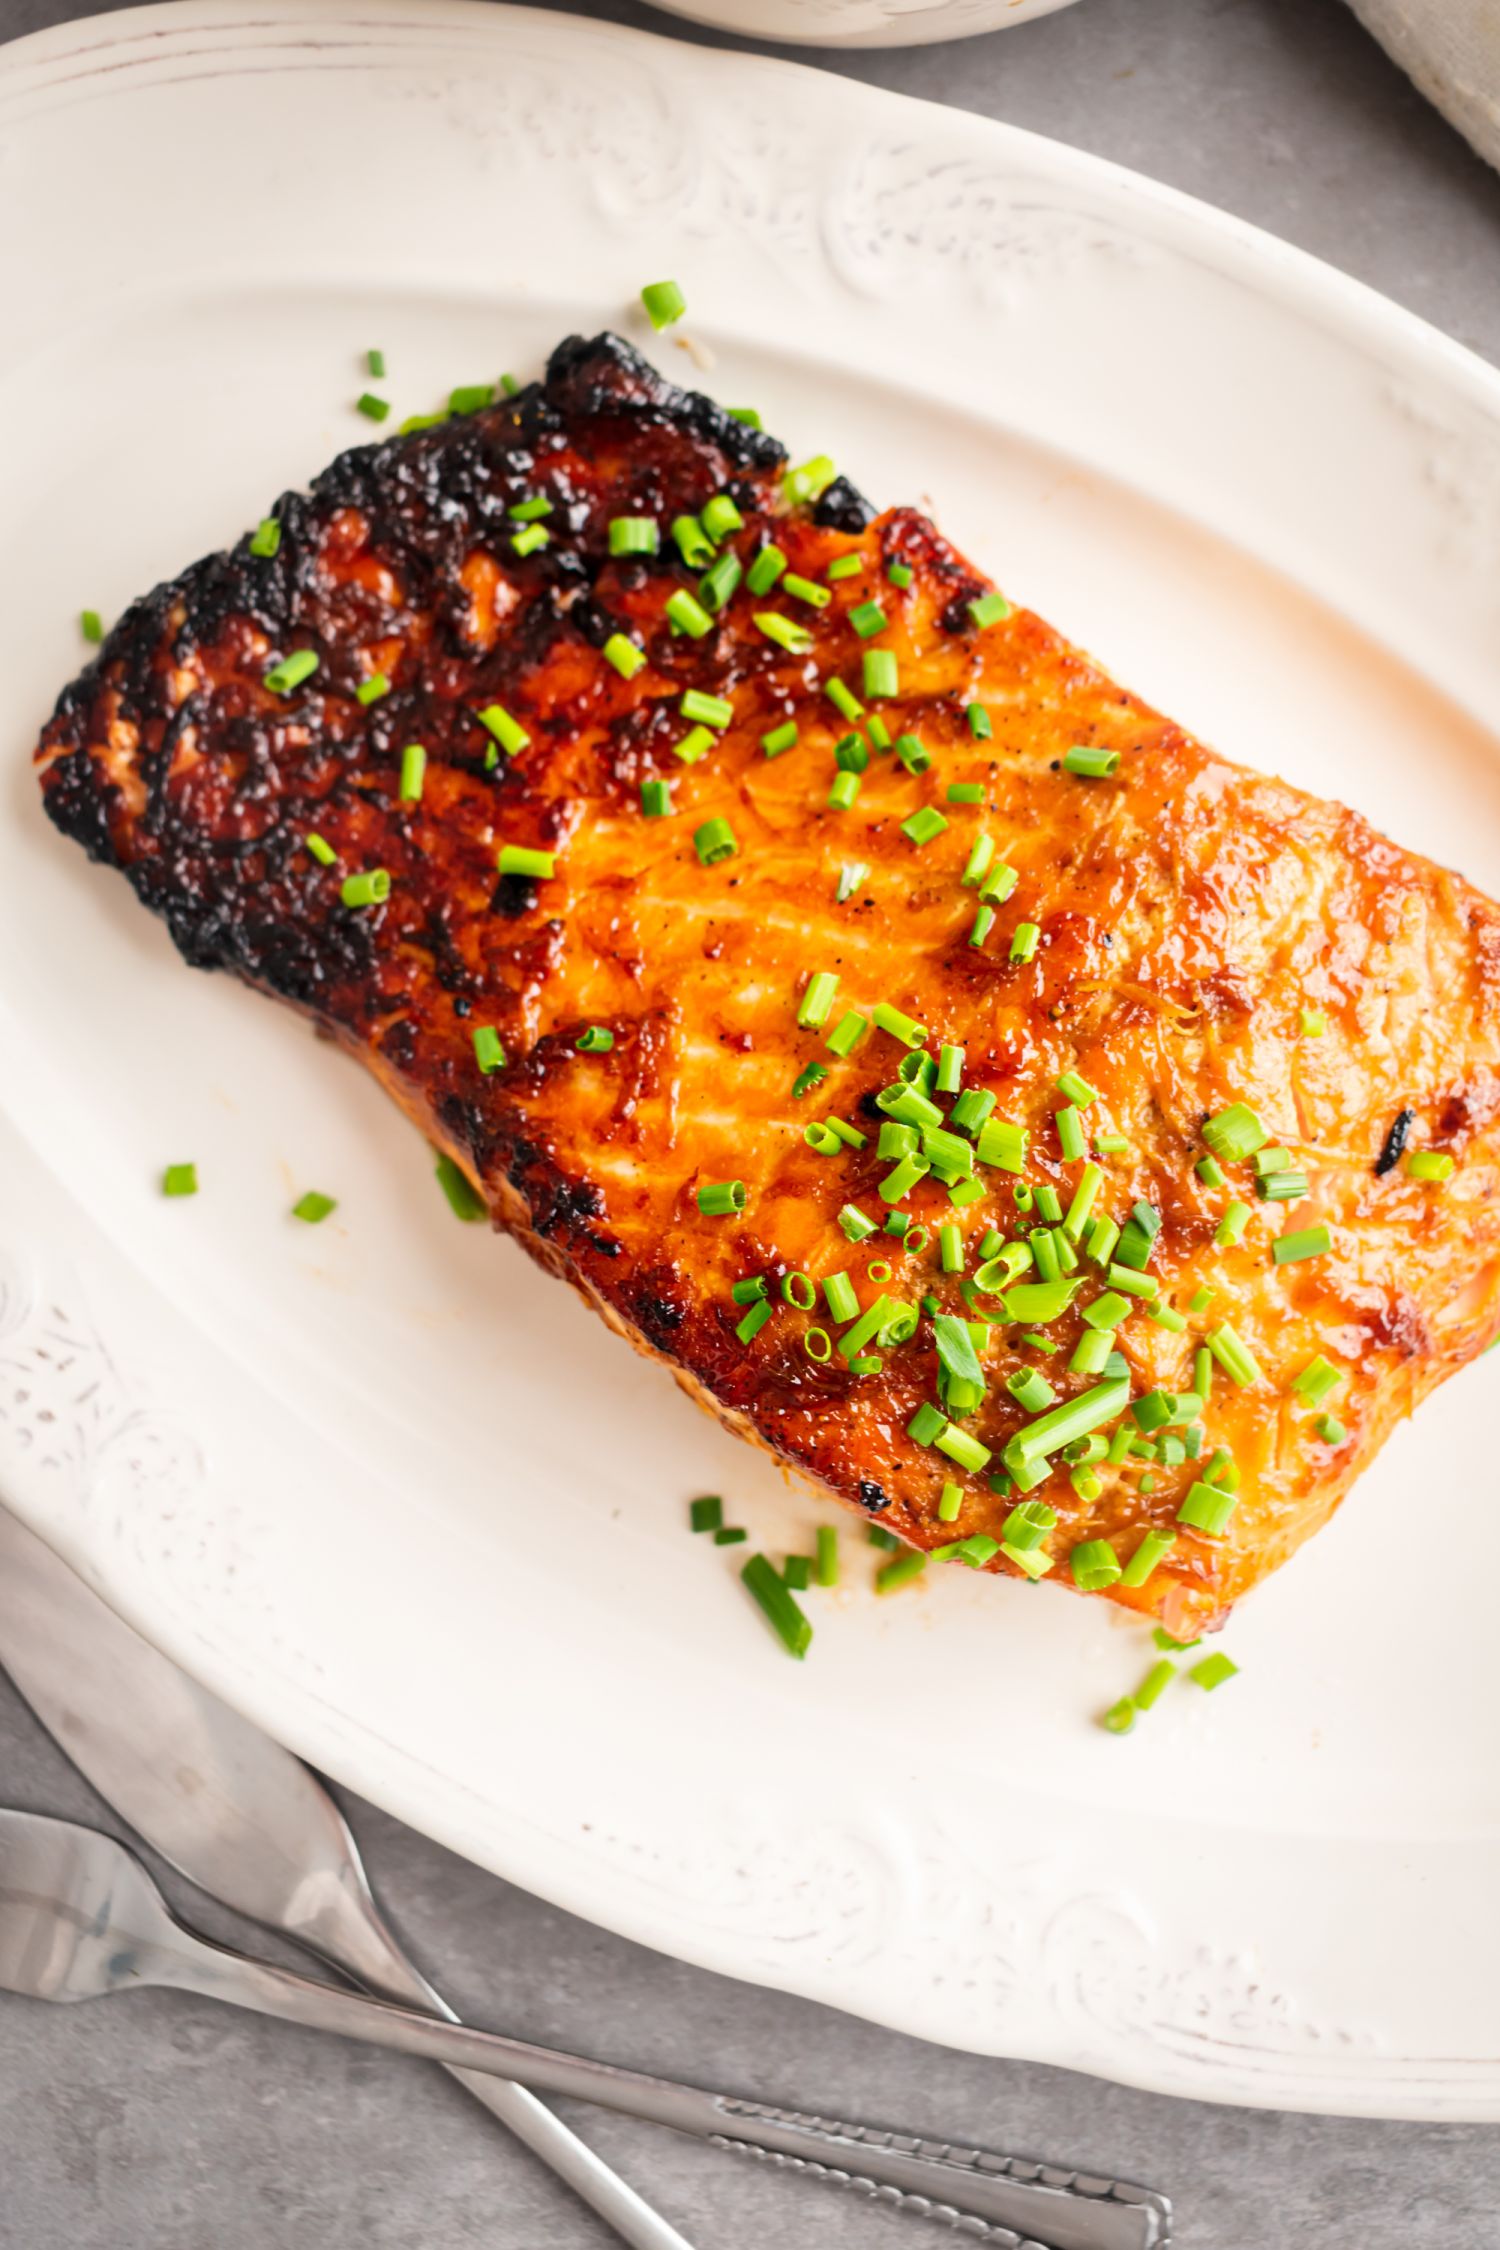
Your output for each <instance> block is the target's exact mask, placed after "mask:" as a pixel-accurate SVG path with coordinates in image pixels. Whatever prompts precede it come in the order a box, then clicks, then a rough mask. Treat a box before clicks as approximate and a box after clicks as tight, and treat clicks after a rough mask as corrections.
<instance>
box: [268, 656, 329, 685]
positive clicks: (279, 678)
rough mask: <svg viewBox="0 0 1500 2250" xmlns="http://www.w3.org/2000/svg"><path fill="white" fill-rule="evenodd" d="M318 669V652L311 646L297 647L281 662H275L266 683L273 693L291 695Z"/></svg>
mask: <svg viewBox="0 0 1500 2250" xmlns="http://www.w3.org/2000/svg"><path fill="white" fill-rule="evenodd" d="M317 669H318V652H317V650H316V649H311V648H295V649H293V650H292V653H291V655H290V656H284V657H283V658H282V659H281V662H280V663H279V664H273V665H272V666H271V669H270V671H269V672H267V674H266V676H265V685H266V686H267V687H268V688H269V689H270V691H271V693H272V694H273V695H290V694H291V692H292V690H293V688H296V687H300V686H301V685H302V682H303V681H304V680H308V679H311V678H312V675H313V673H314V672H316V670H317Z"/></svg>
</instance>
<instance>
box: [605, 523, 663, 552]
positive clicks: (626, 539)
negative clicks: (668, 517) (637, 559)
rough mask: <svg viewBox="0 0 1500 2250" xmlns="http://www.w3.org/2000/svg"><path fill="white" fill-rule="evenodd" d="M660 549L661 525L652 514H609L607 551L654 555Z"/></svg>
mask: <svg viewBox="0 0 1500 2250" xmlns="http://www.w3.org/2000/svg"><path fill="white" fill-rule="evenodd" d="M660 550H661V526H660V525H659V524H658V523H657V521H656V519H655V517H654V516H611V517H610V520H609V551H610V553H611V554H612V555H654V554H658V553H659V552H660Z"/></svg>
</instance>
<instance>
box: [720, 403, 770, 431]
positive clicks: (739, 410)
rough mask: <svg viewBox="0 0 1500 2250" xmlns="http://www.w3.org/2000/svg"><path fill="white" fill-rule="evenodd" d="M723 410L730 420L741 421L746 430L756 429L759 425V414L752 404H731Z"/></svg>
mask: <svg viewBox="0 0 1500 2250" xmlns="http://www.w3.org/2000/svg"><path fill="white" fill-rule="evenodd" d="M725 411H726V413H727V414H728V416H729V418H730V420H731V421H732V422H743V423H744V425H745V427H746V429H747V430H758V429H759V428H760V427H761V419H760V416H759V415H758V414H757V413H756V411H755V408H754V407H753V406H731V407H727V408H726V409H725Z"/></svg>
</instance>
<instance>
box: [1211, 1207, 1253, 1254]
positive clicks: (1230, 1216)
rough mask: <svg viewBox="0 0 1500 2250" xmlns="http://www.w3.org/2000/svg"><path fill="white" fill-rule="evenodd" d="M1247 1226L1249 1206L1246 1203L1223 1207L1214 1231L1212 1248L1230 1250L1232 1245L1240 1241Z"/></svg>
mask: <svg viewBox="0 0 1500 2250" xmlns="http://www.w3.org/2000/svg"><path fill="white" fill-rule="evenodd" d="M1249 1224H1250V1206H1249V1204H1248V1203H1231V1204H1228V1205H1227V1206H1226V1207H1225V1211H1224V1216H1223V1218H1222V1219H1220V1221H1219V1223H1218V1225H1217V1227H1216V1228H1215V1229H1214V1247H1215V1248H1216V1249H1219V1250H1229V1249H1232V1248H1233V1246H1234V1244H1235V1243H1237V1242H1238V1241H1240V1239H1241V1238H1242V1236H1243V1235H1244V1232H1245V1229H1246V1227H1247V1226H1248V1225H1249Z"/></svg>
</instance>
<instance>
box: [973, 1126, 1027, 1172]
mask: <svg viewBox="0 0 1500 2250" xmlns="http://www.w3.org/2000/svg"><path fill="white" fill-rule="evenodd" d="M1029 1138H1030V1136H1029V1134H1028V1132H1027V1129H1026V1127H1025V1126H1024V1125H1013V1124H1012V1123H1011V1121H1010V1119H1009V1118H1007V1117H988V1118H986V1119H985V1122H984V1123H983V1125H982V1126H981V1127H980V1129H979V1139H978V1143H977V1145H976V1149H975V1153H976V1155H977V1156H978V1158H979V1161H980V1163H981V1164H991V1165H993V1166H994V1167H995V1168H996V1170H997V1171H1001V1172H1019V1171H1021V1170H1022V1168H1023V1167H1024V1165H1025V1162H1026V1143H1027V1141H1028V1139H1029Z"/></svg>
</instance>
